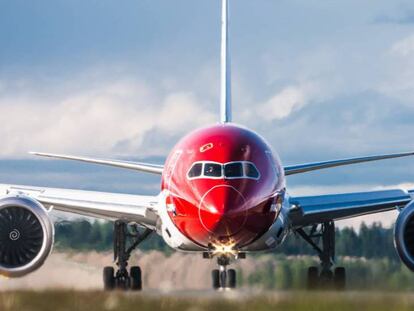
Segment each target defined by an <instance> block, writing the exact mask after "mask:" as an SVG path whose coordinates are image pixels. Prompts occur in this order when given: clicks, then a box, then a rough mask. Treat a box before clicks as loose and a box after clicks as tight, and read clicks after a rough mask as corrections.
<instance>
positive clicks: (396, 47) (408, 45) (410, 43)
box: [391, 34, 414, 56]
mask: <svg viewBox="0 0 414 311" xmlns="http://www.w3.org/2000/svg"><path fill="white" fill-rule="evenodd" d="M391 52H392V53H394V54H396V55H401V56H412V54H413V53H414V34H412V35H410V36H408V37H406V38H404V39H401V40H399V41H397V42H395V43H394V44H393V45H392V47H391Z"/></svg>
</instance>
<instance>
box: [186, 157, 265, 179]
mask: <svg viewBox="0 0 414 311" xmlns="http://www.w3.org/2000/svg"><path fill="white" fill-rule="evenodd" d="M187 178H188V179H198V178H207V179H208V178H210V179H220V178H228V179H242V178H244V179H256V180H258V179H260V173H259V171H258V170H257V168H256V166H255V165H254V164H253V163H252V162H247V161H237V162H228V163H224V164H221V163H217V162H207V161H206V162H204V161H202V162H195V163H194V164H193V166H192V167H191V168H190V170H189V171H188V173H187Z"/></svg>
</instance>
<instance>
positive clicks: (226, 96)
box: [220, 0, 231, 123]
mask: <svg viewBox="0 0 414 311" xmlns="http://www.w3.org/2000/svg"><path fill="white" fill-rule="evenodd" d="M221 23H222V24H221V98H220V114H221V123H227V122H231V61H230V53H229V0H222V21H221Z"/></svg>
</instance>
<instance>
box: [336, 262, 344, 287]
mask: <svg viewBox="0 0 414 311" xmlns="http://www.w3.org/2000/svg"><path fill="white" fill-rule="evenodd" d="M334 286H335V289H337V290H345V287H346V270H345V268H344V267H337V268H336V269H335V274H334Z"/></svg>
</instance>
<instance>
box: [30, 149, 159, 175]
mask: <svg viewBox="0 0 414 311" xmlns="http://www.w3.org/2000/svg"><path fill="white" fill-rule="evenodd" d="M29 153H30V154H33V155H36V156H40V157H46V158H54V159H61V160H73V161H80V162H86V163H93V164H100V165H107V166H113V167H119V168H125V169H130V170H136V171H141V172H146V173H152V174H159V175H161V174H162V171H163V169H164V166H163V165H157V164H149V163H141V162H131V161H121V160H108V159H97V158H88V157H79V156H72V155H65V154H54V153H42V152H29Z"/></svg>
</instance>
